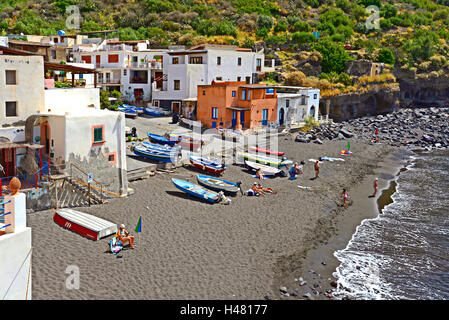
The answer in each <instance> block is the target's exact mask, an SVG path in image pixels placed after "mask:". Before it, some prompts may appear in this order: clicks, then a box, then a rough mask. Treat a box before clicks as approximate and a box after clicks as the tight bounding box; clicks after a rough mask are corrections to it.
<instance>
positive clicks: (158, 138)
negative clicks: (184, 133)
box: [147, 132, 178, 147]
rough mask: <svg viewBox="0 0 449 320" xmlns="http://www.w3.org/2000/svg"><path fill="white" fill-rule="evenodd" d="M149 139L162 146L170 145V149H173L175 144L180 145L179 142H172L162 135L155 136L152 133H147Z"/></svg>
mask: <svg viewBox="0 0 449 320" xmlns="http://www.w3.org/2000/svg"><path fill="white" fill-rule="evenodd" d="M147 135H148V137H149V138H150V140H151V142H154V143H158V144H162V145H169V146H170V147H173V146H174V145H175V144H177V143H178V141H172V140H171V139H167V138H165V137H163V136H161V135H158V134H154V133H151V132H148V133H147Z"/></svg>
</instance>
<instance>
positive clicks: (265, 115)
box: [262, 109, 268, 126]
mask: <svg viewBox="0 0 449 320" xmlns="http://www.w3.org/2000/svg"><path fill="white" fill-rule="evenodd" d="M267 124H268V109H263V110H262V125H263V126H266V125H267Z"/></svg>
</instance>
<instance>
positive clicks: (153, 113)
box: [144, 108, 167, 117]
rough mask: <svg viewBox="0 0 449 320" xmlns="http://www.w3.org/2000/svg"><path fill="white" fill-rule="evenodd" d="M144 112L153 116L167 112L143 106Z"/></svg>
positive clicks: (159, 115) (161, 115) (163, 114)
mask: <svg viewBox="0 0 449 320" xmlns="http://www.w3.org/2000/svg"><path fill="white" fill-rule="evenodd" d="M144 113H145V114H147V115H150V116H153V117H163V116H165V115H167V113H166V112H165V111H163V110H157V109H155V108H145V110H144Z"/></svg>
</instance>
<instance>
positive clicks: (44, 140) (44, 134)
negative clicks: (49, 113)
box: [41, 121, 51, 155]
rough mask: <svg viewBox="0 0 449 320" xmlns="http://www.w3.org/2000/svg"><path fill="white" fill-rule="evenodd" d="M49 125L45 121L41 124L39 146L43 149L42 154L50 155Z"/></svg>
mask: <svg viewBox="0 0 449 320" xmlns="http://www.w3.org/2000/svg"><path fill="white" fill-rule="evenodd" d="M50 136H51V132H50V125H49V124H48V122H47V121H45V122H44V123H42V124H41V145H43V146H45V147H44V150H43V151H44V153H45V154H46V155H50Z"/></svg>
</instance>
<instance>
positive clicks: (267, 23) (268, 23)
mask: <svg viewBox="0 0 449 320" xmlns="http://www.w3.org/2000/svg"><path fill="white" fill-rule="evenodd" d="M257 25H258V27H259V29H264V28H265V29H268V30H270V29H271V28H272V27H273V18H272V17H270V16H266V15H260V16H259V18H258V19H257Z"/></svg>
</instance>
